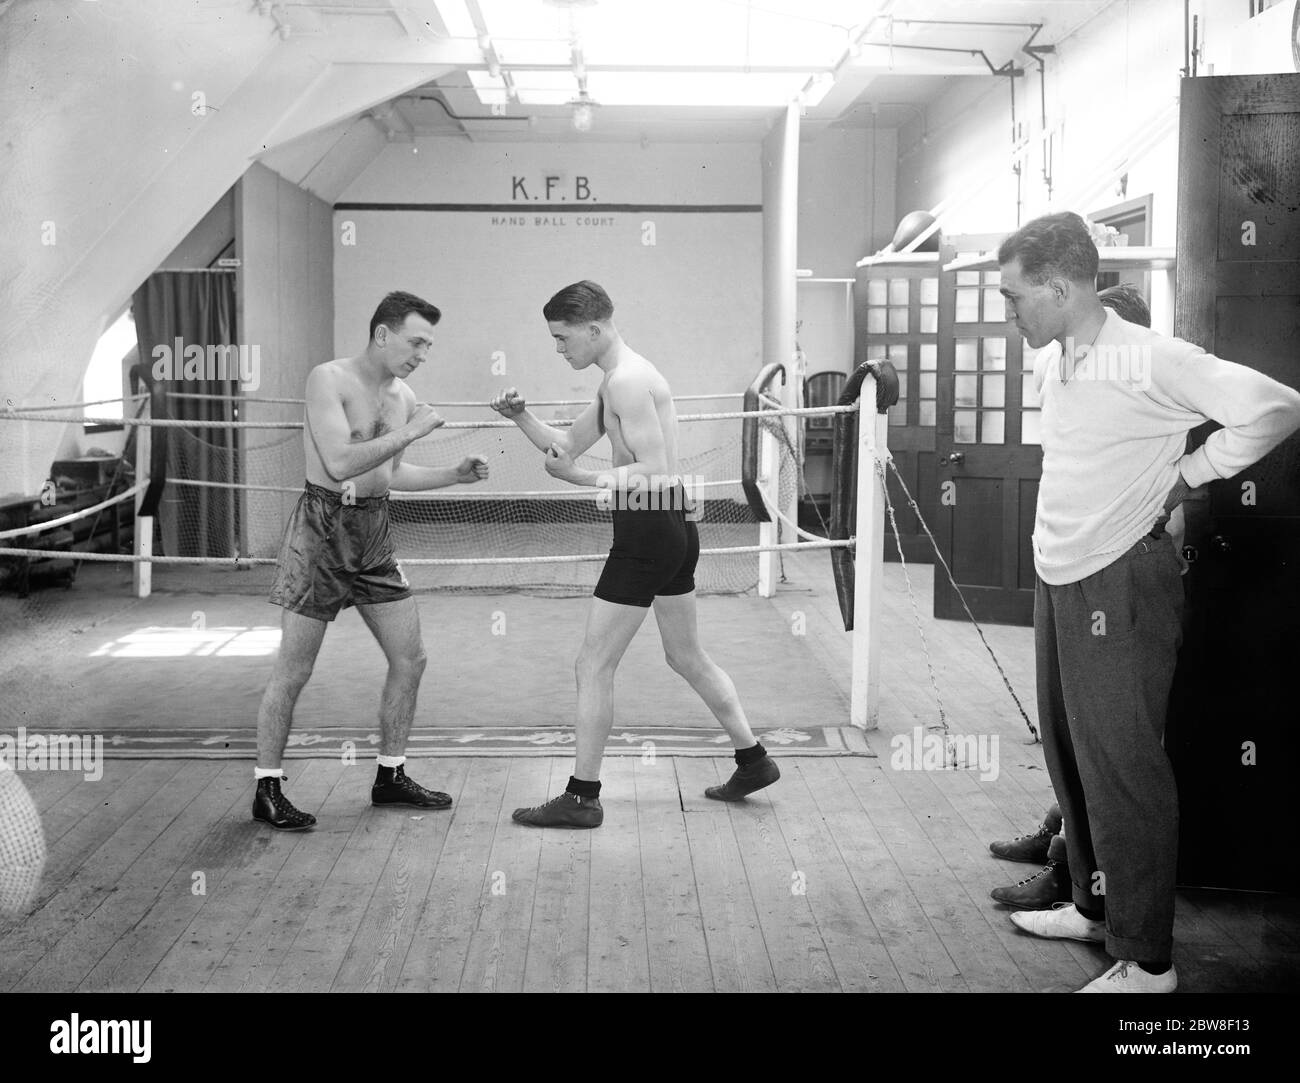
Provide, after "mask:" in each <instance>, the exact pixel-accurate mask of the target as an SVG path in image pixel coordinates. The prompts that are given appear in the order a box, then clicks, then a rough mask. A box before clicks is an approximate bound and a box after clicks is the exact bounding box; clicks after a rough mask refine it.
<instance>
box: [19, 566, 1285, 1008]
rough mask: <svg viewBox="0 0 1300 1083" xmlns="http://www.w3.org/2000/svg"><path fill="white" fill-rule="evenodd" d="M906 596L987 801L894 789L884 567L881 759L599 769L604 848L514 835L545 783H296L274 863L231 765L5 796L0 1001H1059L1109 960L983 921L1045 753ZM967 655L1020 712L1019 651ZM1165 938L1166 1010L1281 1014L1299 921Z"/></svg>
mask: <svg viewBox="0 0 1300 1083" xmlns="http://www.w3.org/2000/svg"><path fill="white" fill-rule="evenodd" d="M801 559H803V558H801ZM787 572H788V574H789V576H790V580H791V581H790V582H789V583H787V584H786V585H785V587H784V588H783V590H782V592H781V593H780V594H779V595H778V597H777V598H776V599H774V600H773V603H772V604H773V607H774V609H775V618H776V620H775V624H776V627H778V628H781V627H782V626H784V627H785V628H790V627H792V626H794V625H795V622H794V620H793V617H794V615H796V614H802V615H803V616H804V618H805V619H804V625H805V628H804V630H805V634H807V635H809V636H813V637H822V638H823V639H824V643H822V644H821V646H820V648H819V650H818V651H817V652H816V655H815V656H816V657H818V658H820V659H822V661H823V664H824V665H825V668H826V674H827V679H828V680H833V681H837V682H847V676H848V670H847V666H846V660H847V654H846V651H847V644H846V641H845V637H844V636H843V634H842V632H841V633H837V632H836V630H835V627H834V619H833V618H834V613H833V606H834V602H833V600H830V598H831V596H829V594H828V593H827V592H826V591H825V590H824V585H821V584H819V583H818V582H817V580H818V576H819V575H820V573H821V570H820V562H819V563H818V564H817V565H811V564H810V565H807V566H803V565H801V564H799V563H798V562H796V561H790V562H787ZM913 574H914V578H915V580H916V586H917V590H918V594H919V598H918V602H919V605H920V609H921V613H922V614H923V618H924V619H923V622H922V623H923V626H924V627H925V629H926V633H927V637H928V639H929V643H930V647H931V650H932V651H933V652H934V654H935V661H936V671H937V673H936V675H937V678H938V680H939V683H940V688H941V690H942V691H943V693H944V699H945V706H946V709H947V712H948V715H949V718H950V721H951V722H952V724H953V726H954V729H958V730H961V731H963V732H971V733H975V732H978V733H981V734H984V735H985V736H986V737H990V738H991V737H992V736H995V735H996V736H997V737H998V738H999V741H1000V751H999V756H998V761H997V767H998V775H997V778H996V779H990V780H982V779H981V778H980V776H979V775H978V774H977V773H976V772H973V771H961V770H958V771H933V770H897V769H895V768H894V767H893V766H891V755H890V752H891V745H890V741H891V738H892V737H894V736H897V735H907V734H909V733H910V732H911V731H912V730H913V728H914V727H916V726H918V725H919V726H927V725H929V724H931V723H933V722H934V721H935V720H936V717H937V716H936V710H935V704H934V698H933V693H932V691H931V689H930V686H929V681H928V678H927V676H926V664H925V660H924V655H923V654H922V653H921V652H920V650H919V647H918V646H917V644H918V643H919V640H918V639H917V637H916V629H915V625H914V623H913V621H912V615H911V606H910V603H909V601H908V598H907V594H906V591H905V590H904V588H903V583H902V578H901V573H900V571H899V569H897V568H896V567H894V568H892V569H890V570H889V575H888V580H889V584H890V592H889V595H888V597H887V599H886V621H885V623H886V627H887V630H888V631H889V635H890V638H889V643H890V649H889V651H888V652H887V654H886V656H885V658H884V659H883V660H882V666H883V673H882V715H881V728H880V729H879V730H877V731H875V732H873V733H872V734H870V735H869V740H870V742H871V744H872V746H873V748H874V749H875V751H876V752H877V753H878V757H879V758H875V759H869V758H821V759H813V758H803V759H800V758H783V759H781V760H780V761H779V762H780V765H781V769H782V772H783V777H782V780H781V781H780V782H779V783H778V784H777V785H776V786H773V787H772V788H771V789H769V790H766V791H764V792H762V793H760V794H758V795H755V797H754V798H753V799H751V800H750V801H749V802H747V803H745V804H743V805H724V804H719V803H716V802H712V801H709V800H707V799H706V798H704V796H703V790H704V788H705V787H706V786H707V785H710V784H712V783H714V782H716V781H718V780H720V779H722V778H724V777H725V776H726V774H727V773H729V770H730V764H729V762H728V761H726V760H723V759H700V758H686V757H682V758H677V759H673V758H667V757H660V758H658V759H657V760H656V761H655V762H653V763H646V762H643V761H641V760H637V759H611V760H608V761H606V767H605V769H604V772H603V776H602V777H603V781H604V787H605V788H604V798H603V799H604V804H605V808H606V819H605V826H604V827H602V828H601V829H600V830H598V831H592V832H585V831H583V832H560V831H537V830H533V829H528V828H522V827H518V826H516V825H514V824H512V823H511V822H510V819H509V814H510V811H511V810H512V809H513V808H515V807H517V806H519V805H531V804H536V803H538V802H539V801H541V800H543V799H545V798H546V797H548V796H551V795H553V794H555V793H558V792H559V791H560V790H561V789H562V788H563V784H564V781H565V779H566V777H567V774H568V772H569V770H570V766H571V761H569V760H568V759H565V758H556V759H518V760H510V759H489V758H482V759H438V760H422V761H419V762H417V763H416V764H415V765H414V766H413V767H412V774H413V775H414V776H415V777H416V778H417V779H418V780H419V781H422V782H424V783H425V784H427V785H431V786H435V787H436V788H440V789H445V790H447V791H448V792H450V793H451V794H452V795H453V797H454V798H455V800H456V805H455V808H454V810H453V811H452V812H441V813H438V812H430V813H423V814H421V813H417V812H414V811H412V810H398V809H375V808H372V807H371V806H370V805H369V800H368V798H369V792H368V791H369V785H370V782H371V777H372V771H371V768H370V767H369V766H366V765H360V766H353V767H347V766H344V765H342V764H341V763H339V762H338V761H335V760H311V761H302V762H295V763H293V764H291V765H290V772H291V777H290V781H289V783H288V784H287V792H288V794H289V795H290V796H291V797H292V798H293V800H294V801H295V802H296V803H297V804H298V805H299V806H300V807H303V808H305V809H308V810H312V811H314V812H316V813H317V815H318V817H319V819H320V824H319V826H318V827H317V829H316V830H315V831H314V832H310V833H305V834H296V835H295V834H289V835H285V834H278V833H275V832H272V831H270V830H268V829H266V828H264V827H263V826H261V825H258V824H255V823H253V822H252V821H251V820H250V818H249V802H250V798H251V789H252V787H251V780H250V775H251V772H250V770H249V765H248V764H247V763H244V762H233V763H232V762H220V761H108V763H107V764H106V770H105V775H104V778H103V779H102V780H100V781H99V782H96V783H88V782H85V781H83V780H82V779H81V777H80V776H79V775H75V774H71V773H66V772H65V773H48V774H41V773H28V774H25V775H24V776H23V777H24V780H25V781H26V782H27V784H28V787H29V789H30V790H31V792H32V794H33V796H34V798H35V799H36V801H37V803H38V805H39V806H40V808H41V810H42V817H43V820H44V824H45V829H46V834H47V839H48V842H49V845H50V851H51V857H50V862H49V866H48V869H47V874H46V878H45V881H44V883H43V885H42V889H41V895H40V897H39V899H38V901H37V903H36V905H35V907H34V908H33V910H32V911H31V912H30V913H29V914H28V915H26V916H25V917H23V918H21V919H12V920H9V921H7V922H0V990H6V991H14V992H22V991H55V990H58V991H71V990H81V991H139V990H144V991H171V990H175V991H189V990H277V991H283V990H376V991H378V990H405V991H422V990H437V991H487V990H534V991H584V990H585V991H635V990H654V991H713V990H716V991H773V990H780V991H810V992H811V991H851V992H870V991H899V992H901V991H909V992H910V991H962V992H965V991H969V992H1004V991H1026V992H1028V991H1068V990H1071V989H1074V988H1077V987H1078V986H1080V985H1082V984H1083V983H1084V982H1086V981H1087V980H1088V979H1090V978H1091V977H1093V976H1095V975H1097V974H1099V973H1101V972H1102V971H1104V970H1105V969H1106V967H1107V966H1108V965H1109V960H1108V959H1107V957H1106V956H1105V954H1104V953H1103V952H1102V951H1101V950H1100V949H1098V948H1094V947H1090V946H1086V945H1083V944H1073V943H1064V942H1048V941H1040V940H1035V939H1033V938H1031V937H1028V936H1024V935H1022V934H1020V933H1018V932H1017V931H1016V930H1015V928H1014V927H1013V926H1012V925H1011V923H1010V921H1009V920H1008V917H1007V912H1006V911H1005V910H1003V909H1002V908H1000V907H998V906H997V905H996V904H994V903H992V902H991V901H990V900H989V898H988V891H989V889H990V888H992V887H995V886H998V885H1002V884H1007V883H1011V882H1013V881H1014V880H1015V879H1018V878H1020V877H1021V876H1024V875H1027V874H1029V873H1031V872H1032V871H1033V869H1032V868H1031V867H1030V866H1026V865H1013V864H1008V863H1005V862H1001V861H997V860H995V859H993V858H992V857H991V856H990V855H989V854H988V850H987V844H988V842H989V840H991V839H995V838H1005V837H1008V836H1011V835H1015V834H1019V833H1022V832H1024V831H1027V830H1030V829H1032V828H1033V827H1034V826H1035V825H1036V824H1037V822H1038V821H1039V820H1040V819H1041V816H1042V813H1043V810H1044V808H1045V807H1046V805H1047V804H1048V802H1049V801H1050V786H1049V784H1048V781H1047V776H1046V772H1045V771H1044V770H1043V769H1042V752H1041V746H1037V745H1026V744H1024V743H1022V737H1023V736H1024V735H1025V734H1026V733H1027V730H1026V728H1025V726H1024V723H1023V721H1021V719H1020V717H1019V715H1018V713H1017V712H1016V710H1015V707H1014V704H1013V703H1012V702H1011V700H1010V697H1009V696H1008V694H1007V692H1006V689H1005V688H1004V686H1003V685H1002V682H1001V679H1000V678H999V677H998V675H997V673H996V670H994V669H993V668H992V665H991V663H989V662H988V661H987V655H986V654H983V648H982V647H981V646H980V645H979V641H978V638H977V637H975V635H974V632H973V630H972V629H970V628H969V627H968V626H963V625H959V624H955V623H952V622H936V621H933V620H930V619H929V618H928V617H924V615H925V614H928V613H929V612H930V608H929V569H927V568H921V569H914V572H913ZM814 587H815V589H814ZM704 619H706V620H707V610H705V618H704ZM987 632H988V635H989V637H990V640H991V641H992V642H993V643H994V645H995V647H996V648H997V649H998V650H999V653H1000V655H1002V658H1003V662H1004V665H1005V666H1006V667H1007V670H1008V673H1009V674H1010V675H1011V677H1012V680H1013V683H1015V684H1016V686H1017V688H1018V690H1019V691H1020V693H1021V695H1022V699H1023V697H1024V696H1025V695H1030V698H1031V700H1032V695H1031V693H1030V690H1031V689H1032V680H1030V679H1029V678H1030V676H1031V674H1032V659H1031V658H1030V657H1029V654H1028V649H1027V648H1028V642H1029V638H1028V632H1027V630H1026V629H1015V628H992V629H988V630H987ZM845 686H846V687H847V685H846V684H845ZM1026 707H1027V708H1028V709H1029V710H1030V713H1031V716H1032V713H1033V708H1032V702H1026ZM796 709H797V705H793V704H792V705H791V710H792V711H793V710H796ZM834 721H837V722H838V723H840V724H842V723H843V721H844V720H834ZM1175 935H1176V941H1177V944H1176V949H1175V962H1176V964H1177V967H1178V970H1179V976H1180V980H1181V988H1182V989H1183V990H1184V991H1189V992H1212V991H1284V990H1285V991H1296V990H1298V989H1300V906H1298V905H1297V902H1296V900H1295V899H1291V898H1285V897H1278V896H1264V895H1246V894H1239V893H1221V892H1208V891H1196V892H1187V891H1182V892H1180V893H1179V896H1178V913H1177V927H1176V933H1175Z"/></svg>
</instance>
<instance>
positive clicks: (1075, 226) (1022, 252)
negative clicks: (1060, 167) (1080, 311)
mask: <svg viewBox="0 0 1300 1083" xmlns="http://www.w3.org/2000/svg"><path fill="white" fill-rule="evenodd" d="M1014 259H1019V260H1020V267H1021V270H1022V271H1023V273H1024V276H1025V278H1026V279H1027V280H1028V281H1029V282H1030V283H1032V284H1033V285H1035V286H1041V285H1042V284H1043V283H1044V282H1046V281H1047V280H1048V279H1049V278H1052V277H1054V276H1060V277H1061V278H1067V279H1069V280H1070V281H1071V282H1086V283H1088V284H1090V285H1091V284H1094V283H1095V282H1096V281H1097V262H1098V261H1097V245H1096V243H1095V242H1094V241H1093V239H1092V234H1091V233H1089V232H1088V224H1087V223H1086V222H1085V221H1084V220H1083V219H1082V218H1080V217H1079V216H1078V215H1077V214H1075V213H1074V212H1073V211H1064V212H1062V213H1061V214H1045V215H1043V216H1042V217H1041V218H1035V219H1034V220H1033V221H1032V222H1029V223H1026V224H1025V225H1023V226H1021V227H1020V228H1019V229H1018V230H1016V231H1015V233H1013V234H1011V236H1010V237H1008V238H1007V239H1006V240H1005V241H1003V242H1002V244H1001V246H999V248H998V262H999V263H1002V264H1006V263H1010V262H1011V261H1012V260H1014Z"/></svg>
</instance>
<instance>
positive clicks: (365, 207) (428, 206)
mask: <svg viewBox="0 0 1300 1083" xmlns="http://www.w3.org/2000/svg"><path fill="white" fill-rule="evenodd" d="M334 209H335V210H336V211H478V212H484V211H486V212H489V213H492V214H534V213H539V212H542V211H545V212H547V213H549V214H555V213H558V212H561V211H573V212H575V213H576V212H579V211H582V212H597V211H608V212H610V213H616V214H647V213H653V214H757V213H760V212H761V211H762V210H763V206H762V204H761V203H701V204H689V203H680V204H678V203H586V202H583V203H525V202H523V201H520V202H518V203H335V204H334Z"/></svg>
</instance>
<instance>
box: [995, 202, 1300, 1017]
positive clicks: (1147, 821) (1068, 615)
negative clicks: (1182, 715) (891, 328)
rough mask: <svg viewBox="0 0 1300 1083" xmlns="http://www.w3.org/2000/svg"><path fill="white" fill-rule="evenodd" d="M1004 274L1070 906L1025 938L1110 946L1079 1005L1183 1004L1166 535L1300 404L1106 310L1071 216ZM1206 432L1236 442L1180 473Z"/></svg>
mask: <svg viewBox="0 0 1300 1083" xmlns="http://www.w3.org/2000/svg"><path fill="white" fill-rule="evenodd" d="M998 263H999V264H1000V265H1001V272H1002V274H1001V279H1002V286H1001V289H1002V294H1003V296H1004V297H1005V298H1006V301H1007V314H1008V319H1011V320H1014V321H1015V324H1016V327H1017V328H1018V329H1019V331H1020V333H1021V334H1022V335H1023V336H1024V337H1025V339H1026V341H1027V342H1028V343H1029V346H1030V347H1031V348H1033V349H1038V350H1041V352H1040V353H1039V355H1038V358H1037V360H1036V362H1035V365H1034V382H1035V385H1036V386H1037V388H1038V392H1039V395H1040V396H1041V400H1042V447H1043V475H1042V480H1041V481H1040V483H1039V488H1038V508H1037V513H1036V517H1035V521H1034V536H1033V543H1034V564H1035V567H1036V569H1037V572H1038V579H1037V588H1036V595H1035V600H1034V641H1035V655H1036V668H1037V683H1038V717H1039V724H1040V726H1041V727H1042V731H1043V744H1044V752H1045V756H1046V759H1047V769H1048V773H1049V774H1050V776H1051V779H1052V786H1053V788H1054V790H1055V791H1056V799H1057V802H1058V803H1059V804H1060V806H1061V811H1062V813H1063V814H1064V817H1065V838H1066V847H1067V851H1068V855H1069V866H1070V875H1071V881H1072V889H1073V898H1074V901H1073V903H1070V904H1066V905H1063V906H1061V907H1059V908H1057V909H1053V910H1045V911H1030V912H1025V913H1016V914H1012V915H1011V920H1012V921H1013V922H1014V923H1015V924H1016V925H1017V926H1019V927H1020V928H1021V929H1024V930H1025V931H1027V932H1030V933H1033V934H1034V935H1036V936H1043V937H1050V938H1063V939H1071V940H1081V941H1085V942H1094V943H1099V944H1100V943H1104V944H1105V945H1106V950H1107V952H1108V953H1109V954H1110V955H1111V956H1112V957H1113V958H1114V959H1115V960H1116V963H1115V965H1114V966H1113V967H1111V969H1110V970H1108V971H1107V972H1106V973H1105V974H1103V975H1101V977H1099V978H1097V979H1095V980H1094V981H1092V982H1090V983H1089V984H1088V985H1087V986H1085V987H1084V989H1083V990H1081V991H1082V992H1172V991H1173V990H1174V989H1175V988H1176V987H1177V984H1178V979H1177V975H1176V972H1175V970H1174V968H1173V965H1172V951H1173V926H1174V877H1175V871H1176V863H1177V854H1178V795H1177V790H1176V788H1175V784H1174V776H1173V770H1172V768H1171V766H1170V763H1169V758H1168V756H1167V755H1166V754H1165V750H1164V745H1163V738H1164V728H1165V712H1166V710H1167V707H1168V702H1169V691H1170V686H1171V684H1172V682H1173V674H1174V665H1175V662H1176V660H1177V652H1178V647H1179V644H1180V642H1181V638H1182V632H1181V626H1180V620H1181V614H1182V607H1183V587H1182V581H1181V579H1180V571H1181V566H1180V564H1179V560H1178V556H1177V554H1176V552H1175V550H1174V546H1173V543H1172V541H1171V540H1170V538H1169V536H1168V534H1166V533H1165V531H1164V526H1165V524H1166V522H1167V521H1168V519H1169V516H1170V514H1171V512H1172V511H1173V509H1174V508H1175V507H1177V506H1178V504H1179V503H1180V502H1181V501H1182V500H1183V499H1184V497H1186V496H1187V494H1188V493H1189V492H1190V491H1191V490H1192V489H1194V488H1196V487H1197V486H1200V485H1204V484H1207V483H1208V482H1211V481H1214V480H1215V479H1218V478H1229V477H1232V476H1233V475H1234V474H1236V473H1238V472H1239V471H1241V470H1244V469H1245V468H1246V467H1248V466H1250V465H1251V464H1252V463H1255V462H1256V461H1258V460H1259V459H1261V458H1262V457H1263V456H1265V455H1266V454H1268V452H1269V451H1271V450H1272V449H1273V448H1274V447H1276V446H1277V445H1278V444H1279V443H1281V442H1282V441H1283V440H1285V439H1286V438H1287V437H1288V436H1289V435H1290V434H1291V433H1293V432H1294V431H1295V430H1296V429H1297V428H1300V393H1297V392H1296V391H1294V390H1292V389H1291V388H1289V387H1287V386H1285V385H1284V384H1280V383H1278V382H1277V381H1275V380H1271V379H1269V378H1268V377H1267V376H1264V375H1262V374H1261V373H1259V372H1256V371H1255V370H1254V369H1251V368H1247V367H1246V366H1244V365H1237V364H1233V363H1232V362H1230V361H1224V360H1222V359H1220V358H1218V357H1214V356H1213V355H1211V354H1207V353H1206V352H1205V351H1204V350H1202V349H1201V348H1200V347H1198V346H1194V345H1192V344H1191V343H1188V342H1183V341H1182V340H1181V339H1176V338H1166V337H1165V336H1163V335H1161V334H1158V333H1157V332H1154V331H1151V330H1149V329H1147V328H1143V327H1138V326H1136V325H1134V324H1131V323H1126V322H1125V321H1124V320H1122V319H1120V318H1119V317H1118V316H1117V315H1116V314H1115V313H1114V312H1108V311H1106V310H1105V309H1104V308H1102V306H1101V304H1100V302H1099V301H1098V299H1097V290H1096V277H1097V264H1098V259H1097V249H1096V246H1095V245H1094V243H1093V241H1092V238H1091V236H1090V234H1089V232H1088V227H1087V225H1086V224H1085V223H1084V221H1083V219H1082V218H1080V217H1079V216H1078V215H1076V214H1070V213H1065V214H1052V215H1047V216H1045V217H1042V218H1038V219H1035V220H1034V221H1032V222H1030V223H1029V224H1028V225H1026V226H1024V227H1023V228H1021V229H1020V230H1018V231H1017V232H1015V233H1013V234H1012V235H1011V236H1010V237H1008V238H1007V239H1006V240H1005V241H1004V242H1003V243H1002V246H1001V247H1000V248H999V249H998ZM1044 347H1048V348H1044ZM1207 420H1214V421H1217V422H1219V423H1220V424H1221V425H1222V426H1223V428H1221V429H1219V430H1217V431H1215V432H1214V433H1212V434H1211V435H1210V437H1209V439H1207V440H1206V441H1205V443H1204V444H1203V445H1201V446H1200V447H1199V448H1197V449H1196V450H1195V451H1193V452H1191V453H1190V454H1185V453H1184V452H1185V448H1186V438H1187V433H1188V432H1189V431H1190V430H1191V429H1193V428H1195V427H1196V426H1198V425H1200V424H1202V423H1204V422H1205V421H1207Z"/></svg>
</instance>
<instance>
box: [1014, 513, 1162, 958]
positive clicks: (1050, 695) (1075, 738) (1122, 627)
mask: <svg viewBox="0 0 1300 1083" xmlns="http://www.w3.org/2000/svg"><path fill="white" fill-rule="evenodd" d="M1179 572H1180V565H1179V561H1178V557H1177V554H1176V553H1175V552H1174V548H1173V544H1172V542H1171V541H1170V539H1169V537H1168V536H1167V535H1166V536H1164V537H1161V538H1151V537H1146V538H1143V539H1142V540H1141V541H1139V542H1138V543H1137V544H1136V545H1135V546H1133V548H1132V549H1130V550H1129V551H1128V552H1127V553H1125V554H1124V555H1123V556H1121V557H1120V558H1119V559H1118V560H1116V561H1115V562H1114V563H1112V564H1109V565H1107V566H1106V567H1105V568H1103V569H1102V570H1101V571H1099V572H1096V573H1094V574H1093V575H1090V576H1088V577H1087V578H1086V579H1081V580H1080V581H1079V582H1077V583H1067V584H1065V585H1063V586H1050V585H1048V584H1046V583H1044V582H1043V581H1042V580H1041V579H1039V580H1038V586H1037V591H1036V594H1035V597H1034V648H1035V660H1036V669H1037V677H1038V718H1039V724H1040V726H1041V728H1042V733H1043V746H1044V751H1045V753H1046V759H1047V770H1048V774H1049V775H1050V776H1051V779H1052V787H1053V789H1054V790H1055V791H1056V800H1057V802H1058V803H1059V804H1060V806H1061V812H1062V815H1063V816H1064V817H1065V843H1066V848H1067V853H1068V855H1069V862H1070V878H1071V880H1072V882H1073V885H1074V901H1075V904H1076V905H1077V906H1080V907H1082V908H1084V909H1090V910H1099V909H1103V908H1104V910H1105V914H1106V950H1107V952H1109V953H1110V955H1111V956H1112V957H1113V958H1115V959H1131V960H1136V961H1139V962H1161V961H1164V960H1166V959H1168V958H1169V956H1170V952H1171V950H1172V947H1173V932H1174V876H1175V870H1176V865H1177V859H1178V792H1177V789H1176V788H1175V785H1174V773H1173V768H1172V767H1171V766H1170V763H1169V757H1168V756H1167V755H1166V754H1165V749H1164V743H1163V739H1164V730H1165V712H1166V710H1167V709H1168V705H1169V689H1170V686H1171V685H1172V683H1173V677H1174V665H1175V663H1176V661H1177V656H1178V646H1179V644H1180V643H1181V642H1182V628H1181V617H1182V608H1183V587H1182V582H1181V579H1180V577H1179Z"/></svg>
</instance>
